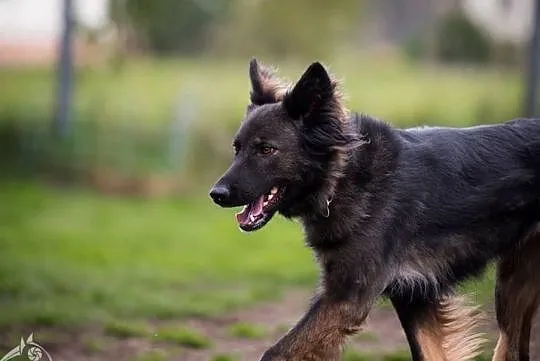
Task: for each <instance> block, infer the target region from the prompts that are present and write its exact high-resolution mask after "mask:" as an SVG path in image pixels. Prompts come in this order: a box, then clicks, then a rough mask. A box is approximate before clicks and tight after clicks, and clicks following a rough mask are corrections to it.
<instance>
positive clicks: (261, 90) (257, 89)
mask: <svg viewBox="0 0 540 361" xmlns="http://www.w3.org/2000/svg"><path fill="white" fill-rule="evenodd" d="M249 79H250V81H251V92H250V100H251V104H253V105H263V104H270V103H277V102H279V101H281V100H282V99H283V96H284V95H285V92H286V90H287V87H288V84H286V83H285V82H284V81H283V80H281V79H279V78H278V77H277V76H276V74H275V71H274V69H272V68H270V67H267V66H265V65H263V64H261V63H259V62H258V61H257V59H255V58H253V59H251V61H250V62H249Z"/></svg>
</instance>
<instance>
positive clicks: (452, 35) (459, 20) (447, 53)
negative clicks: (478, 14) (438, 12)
mask: <svg viewBox="0 0 540 361" xmlns="http://www.w3.org/2000/svg"><path fill="white" fill-rule="evenodd" d="M435 42H436V57H437V59H438V60H440V61H442V62H448V63H457V62H470V63H487V62H488V61H489V60H490V55H491V42H490V39H489V38H488V37H487V36H486V35H485V34H483V33H482V31H481V30H480V29H479V28H478V27H477V26H475V25H474V24H473V23H472V22H471V21H470V20H469V19H468V18H467V17H466V16H465V14H463V12H462V11H458V10H455V11H452V12H450V13H448V14H447V15H446V16H444V18H443V19H442V21H441V22H440V24H439V25H438V26H437V29H436V40H435Z"/></svg>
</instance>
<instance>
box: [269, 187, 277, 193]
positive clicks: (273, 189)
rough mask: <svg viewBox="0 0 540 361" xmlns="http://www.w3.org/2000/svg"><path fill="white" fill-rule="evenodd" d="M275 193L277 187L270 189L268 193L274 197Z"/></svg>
mask: <svg viewBox="0 0 540 361" xmlns="http://www.w3.org/2000/svg"><path fill="white" fill-rule="evenodd" d="M277 191H278V189H277V187H274V188H272V190H271V191H270V194H272V195H274V194H276V193H277Z"/></svg>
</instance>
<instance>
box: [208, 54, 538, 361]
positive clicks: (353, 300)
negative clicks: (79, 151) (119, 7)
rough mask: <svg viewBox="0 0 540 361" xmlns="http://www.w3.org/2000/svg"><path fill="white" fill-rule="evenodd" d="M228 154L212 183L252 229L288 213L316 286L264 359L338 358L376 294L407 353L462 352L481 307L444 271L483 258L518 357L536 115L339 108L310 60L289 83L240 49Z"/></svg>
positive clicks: (441, 355)
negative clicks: (459, 119)
mask: <svg viewBox="0 0 540 361" xmlns="http://www.w3.org/2000/svg"><path fill="white" fill-rule="evenodd" d="M249 77H250V80H251V92H250V103H249V105H248V106H247V110H246V112H245V114H244V119H243V121H242V122H241V124H240V127H239V129H238V132H237V134H236V136H235V137H234V142H233V148H234V158H233V161H232V164H231V165H230V167H229V168H228V170H226V172H225V173H224V174H223V176H222V177H221V178H220V179H219V180H218V181H217V182H216V183H215V184H214V186H213V187H212V189H211V191H210V194H209V195H210V197H211V198H212V199H213V201H214V202H215V203H217V204H218V205H219V206H221V207H240V206H244V208H243V210H242V211H241V212H240V213H238V214H237V215H236V219H237V222H238V224H239V227H240V228H241V229H242V230H243V231H246V232H252V231H255V230H258V229H260V228H262V227H264V226H265V225H266V224H267V223H268V222H269V221H270V220H271V219H272V217H273V216H274V215H275V214H276V213H280V214H281V215H283V216H284V217H287V218H295V219H299V220H300V221H301V223H302V225H303V228H304V231H305V234H306V240H307V242H306V243H307V245H308V246H309V247H311V248H312V249H313V251H314V253H315V255H316V259H317V261H318V264H319V266H320V270H321V282H320V287H319V288H320V290H319V291H318V292H316V295H315V296H314V298H313V300H312V302H311V304H310V307H309V310H307V312H306V313H305V315H304V316H303V317H302V318H301V319H300V320H299V321H298V323H297V324H296V325H295V326H294V327H293V328H292V329H291V330H290V331H289V332H288V333H286V334H285V335H284V336H283V337H282V338H281V339H280V340H278V341H277V342H276V343H275V344H274V345H273V346H272V347H270V348H269V349H268V350H267V351H266V352H265V353H264V354H263V355H262V359H261V360H263V361H300V360H313V361H315V360H331V361H333V360H339V359H340V358H341V354H342V349H343V345H344V344H345V342H346V340H347V338H348V336H350V335H352V334H354V333H356V332H358V331H359V330H360V328H361V326H362V324H363V322H364V321H365V319H366V317H367V315H368V313H369V311H370V309H371V308H372V306H373V305H374V303H375V302H376V301H377V300H378V299H379V298H380V297H387V298H388V299H389V300H390V301H391V303H392V305H393V307H394V309H395V311H396V313H397V316H398V318H399V320H400V323H401V325H402V327H403V330H404V333H405V335H406V337H407V341H408V344H409V347H410V352H411V356H412V359H413V360H415V361H420V360H422V361H431V360H434V361H457V360H471V359H472V358H474V357H475V356H476V355H477V354H478V353H479V352H480V348H481V346H482V336H481V334H479V333H477V332H476V331H474V327H475V326H476V324H477V320H478V316H479V311H478V308H477V307H472V306H470V305H469V304H468V302H465V300H464V299H463V298H462V297H460V296H459V295H458V294H457V293H456V291H455V290H456V286H457V285H459V284H460V283H461V282H463V281H465V280H467V279H470V278H472V277H477V276H479V275H480V274H481V273H482V272H483V270H484V269H485V268H486V266H487V265H488V264H490V263H493V262H496V264H497V279H496V291H495V304H496V318H497V321H498V326H499V329H500V335H499V339H498V343H497V346H496V349H495V352H494V358H493V360H495V361H526V360H529V358H530V356H529V338H530V330H531V320H532V318H533V315H534V313H535V311H536V309H537V307H538V303H539V300H540V228H538V225H539V221H540V120H535V119H526V118H516V119H512V120H508V121H506V122H504V123H500V124H492V125H478V126H473V127H468V128H452V127H415V128H408V129H398V128H396V127H393V126H392V125H391V124H389V123H387V122H385V121H383V120H379V119H376V118H374V117H371V116H368V115H363V114H358V113H355V112H351V111H349V110H348V109H347V107H346V106H345V103H344V100H343V96H342V93H341V85H340V83H339V82H338V81H337V80H336V78H335V77H334V76H332V75H331V74H330V73H329V72H328V70H327V69H326V67H325V66H324V65H322V64H321V63H319V62H315V63H313V64H311V65H310V66H309V67H308V68H307V69H306V70H305V72H304V73H303V74H302V76H301V77H300V78H299V80H298V81H297V82H296V83H294V84H289V83H287V82H285V81H283V80H282V79H280V78H278V77H277V76H276V73H275V71H274V69H273V68H270V67H268V66H265V65H263V64H261V63H259V62H258V61H257V60H256V59H252V60H251V62H250V65H249Z"/></svg>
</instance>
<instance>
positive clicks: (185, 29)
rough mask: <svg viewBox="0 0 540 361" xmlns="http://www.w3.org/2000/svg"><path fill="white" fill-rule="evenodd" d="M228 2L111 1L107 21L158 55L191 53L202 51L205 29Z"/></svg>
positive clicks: (212, 0)
mask: <svg viewBox="0 0 540 361" xmlns="http://www.w3.org/2000/svg"><path fill="white" fill-rule="evenodd" d="M230 1H231V0H158V1H148V0H114V1H111V8H110V9H111V18H112V20H113V22H115V23H116V24H117V26H119V27H121V28H122V29H123V30H127V29H129V30H128V31H129V32H130V33H131V35H130V38H131V39H130V42H131V43H133V42H134V41H133V37H136V38H137V43H138V45H141V44H144V45H145V46H146V47H147V49H148V50H150V51H153V52H155V53H160V54H170V53H195V52H198V51H200V50H202V49H204V48H205V45H206V33H207V30H208V27H209V26H210V25H211V24H212V22H213V21H214V20H215V19H216V17H218V16H219V15H220V14H223V13H224V12H225V10H226V9H227V6H228V4H229V2H230Z"/></svg>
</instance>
